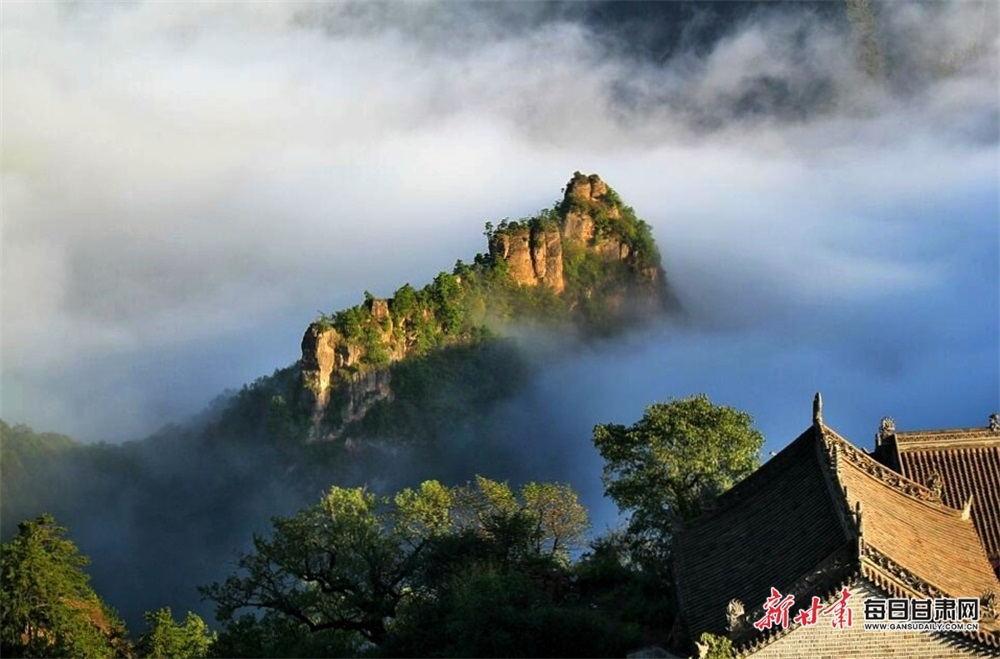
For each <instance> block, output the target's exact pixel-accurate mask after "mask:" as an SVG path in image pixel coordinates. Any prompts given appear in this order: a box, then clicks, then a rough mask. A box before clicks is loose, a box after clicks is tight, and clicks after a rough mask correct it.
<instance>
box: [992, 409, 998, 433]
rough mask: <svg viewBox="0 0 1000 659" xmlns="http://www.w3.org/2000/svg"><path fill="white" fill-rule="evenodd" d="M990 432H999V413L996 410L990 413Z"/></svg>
mask: <svg viewBox="0 0 1000 659" xmlns="http://www.w3.org/2000/svg"><path fill="white" fill-rule="evenodd" d="M990 432H1000V414H997V413H996V412H994V413H993V414H991V415H990Z"/></svg>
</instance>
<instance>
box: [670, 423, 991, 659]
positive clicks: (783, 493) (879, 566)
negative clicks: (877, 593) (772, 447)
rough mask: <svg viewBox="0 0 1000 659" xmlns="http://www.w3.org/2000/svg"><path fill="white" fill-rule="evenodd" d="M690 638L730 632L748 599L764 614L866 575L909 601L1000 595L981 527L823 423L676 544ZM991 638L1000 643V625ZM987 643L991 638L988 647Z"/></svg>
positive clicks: (750, 608) (753, 612)
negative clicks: (733, 608)
mask: <svg viewBox="0 0 1000 659" xmlns="http://www.w3.org/2000/svg"><path fill="white" fill-rule="evenodd" d="M674 547H675V558H674V560H675V564H674V573H675V576H676V579H677V589H678V596H679V599H680V606H681V609H682V611H683V615H684V618H685V621H686V623H687V625H688V628H689V631H690V632H691V633H692V634H693V635H695V636H697V635H698V634H700V633H701V632H705V631H709V632H713V633H717V634H722V633H725V632H726V606H727V604H728V603H729V602H730V601H731V600H733V599H739V600H740V601H741V602H742V603H743V604H744V606H746V608H747V614H748V615H747V619H748V620H749V621H750V622H752V621H753V620H755V619H756V618H758V617H760V610H761V606H762V605H763V602H764V600H765V599H766V598H767V596H768V594H769V591H770V587H771V586H774V587H775V588H777V589H778V590H779V591H781V592H782V593H786V594H787V593H792V594H794V595H795V597H796V603H797V604H804V603H807V602H808V601H809V598H810V597H811V596H812V595H817V596H819V597H821V598H822V599H824V600H826V599H827V598H828V597H829V595H830V594H831V593H832V592H833V591H834V590H836V589H838V588H839V587H840V586H842V585H844V584H845V583H848V582H851V581H853V580H855V579H856V578H859V577H862V576H863V577H865V578H867V579H869V580H870V581H872V582H873V583H875V584H876V585H878V586H879V587H880V588H881V589H883V590H884V591H886V592H889V593H893V594H896V595H902V596H908V597H937V596H950V597H982V596H983V595H984V594H985V593H986V592H988V591H993V592H1000V582H998V580H997V577H996V575H995V574H994V573H993V570H992V569H991V566H990V563H989V561H988V560H987V557H986V552H985V550H984V548H983V545H982V544H981V542H980V540H979V537H978V535H977V534H976V530H975V527H974V526H973V522H972V520H971V519H969V518H968V516H967V515H964V514H963V511H962V510H960V509H957V508H955V507H952V506H948V505H946V504H945V503H942V502H941V500H940V498H939V497H938V495H937V494H936V493H935V492H934V491H932V490H931V489H929V488H927V487H925V486H924V485H922V484H921V483H918V482H916V481H913V480H911V479H909V478H906V477H905V476H903V475H901V474H899V473H897V472H895V471H894V470H892V469H890V468H888V467H886V466H885V465H883V464H881V463H880V462H878V461H876V460H874V459H873V458H872V457H871V456H870V455H868V454H867V453H865V452H864V451H862V450H860V449H858V448H857V447H855V446H853V445H852V444H851V443H850V442H848V441H847V440H846V439H844V438H843V437H841V436H840V435H839V434H837V433H836V432H835V431H833V430H832V429H830V428H829V427H827V426H826V425H824V424H823V422H822V420H821V419H817V421H816V423H814V425H813V426H812V427H811V428H809V429H808V430H806V431H805V432H804V433H802V435H800V436H799V437H798V438H797V439H796V440H794V441H793V442H792V443H791V444H789V445H788V446H787V447H786V448H785V449H784V450H782V451H781V452H780V453H778V455H776V456H775V457H773V458H772V459H771V460H769V461H768V462H767V463H766V464H764V465H763V466H762V467H761V468H760V469H758V470H757V471H756V472H754V473H753V474H751V475H750V476H748V477H747V478H746V479H744V480H743V481H741V482H740V483H739V484H737V485H736V487H734V488H733V489H731V490H730V491H729V492H727V493H726V494H724V495H723V496H721V497H719V499H718V500H717V502H716V505H715V508H714V509H713V510H711V511H709V512H707V513H706V514H705V515H703V516H702V517H700V518H698V519H697V520H695V522H694V523H692V524H691V525H690V526H689V527H688V528H686V529H683V530H682V531H681V532H680V533H678V535H677V536H676V539H675V544H674ZM985 631H986V634H985V636H984V637H983V638H985V639H986V642H988V643H991V644H1000V633H997V632H1000V629H998V630H994V629H992V626H991V628H989V629H986V630H985ZM980 640H982V639H980Z"/></svg>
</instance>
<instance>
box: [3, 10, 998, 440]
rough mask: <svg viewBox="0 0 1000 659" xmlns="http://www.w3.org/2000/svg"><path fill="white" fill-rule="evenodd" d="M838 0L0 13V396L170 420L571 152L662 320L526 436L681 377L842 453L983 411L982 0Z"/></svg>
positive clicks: (47, 410) (445, 251)
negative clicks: (816, 400)
mask: <svg viewBox="0 0 1000 659" xmlns="http://www.w3.org/2000/svg"><path fill="white" fill-rule="evenodd" d="M859 6H860V9H857V10H856V11H853V12H850V13H849V12H847V11H845V9H844V7H843V6H842V5H839V4H836V3H832V2H831V3H820V4H819V5H815V6H814V5H807V4H792V5H769V6H767V7H764V8H755V7H753V6H751V5H749V4H743V3H740V4H738V5H734V6H728V5H709V6H702V7H699V6H693V5H663V6H655V5H649V6H646V5H637V6H628V5H611V6H610V7H609V6H607V5H582V4H572V3H571V4H567V5H541V4H529V5H493V4H483V5H459V4H447V5H434V4H405V5H404V4H391V5H377V4H371V5H363V6H358V5H322V4H313V3H306V4H297V3H293V2H282V3H246V4H236V3H227V4H219V5H212V4H204V3H190V4H185V3H180V2H170V3H135V4H115V5H111V4H86V3H67V4H59V5H55V4H44V3H36V2H32V3H23V4H19V3H14V2H7V3H4V4H3V5H2V42H3V43H2V49H3V50H2V78H3V90H2V91H3V100H2V104H3V105H2V111H3V114H2V138H3V161H2V185H3V189H2V216H3V227H2V229H3V233H2V273H0V274H2V283H0V294H2V307H0V311H2V318H0V330H2V338H0V349H2V382H0V384H2V409H0V416H2V417H3V418H4V419H5V420H7V421H9V422H26V423H29V424H31V425H33V426H35V427H36V428H37V429H40V430H55V431H61V432H66V433H68V434H71V435H74V436H77V437H80V438H84V439H88V440H94V439H110V440H118V439H123V438H127V437H135V436H139V435H142V434H144V433H146V432H149V431H151V430H153V429H155V428H156V427H157V426H159V425H161V424H162V423H165V422H167V421H170V420H177V419H180V418H183V417H184V416H185V415H187V414H190V413H192V412H195V411H197V410H198V409H199V408H201V407H202V406H203V405H204V404H205V403H206V402H207V401H208V400H209V399H210V398H211V397H213V396H214V395H215V394H217V393H218V392H220V391H221V390H223V389H224V388H227V387H236V386H239V385H240V384H242V383H243V382H246V381H249V380H252V379H253V378H255V377H257V376H258V375H262V374H265V373H269V372H270V371H272V370H273V369H274V368H275V367H278V366H284V365H286V364H288V363H290V362H292V361H293V360H294V359H296V358H297V356H298V346H299V340H300V338H301V334H302V331H303V329H304V328H305V326H306V324H307V323H308V322H309V321H310V320H311V319H312V318H313V317H314V316H315V314H316V312H317V310H321V309H322V310H331V309H335V308H338V307H342V306H345V305H347V304H352V303H356V302H357V301H358V300H360V299H361V293H362V291H363V290H365V289H368V290H371V291H373V292H375V293H377V294H388V293H390V292H391V291H392V290H393V289H394V288H395V287H396V286H398V285H399V284H401V283H403V282H405V281H411V282H412V283H414V284H423V283H425V282H427V281H428V280H430V279H431V278H432V277H433V275H434V274H435V273H436V272H437V271H438V270H441V269H447V268H450V267H451V265H452V264H453V263H454V261H455V259H457V258H460V257H462V258H466V259H469V258H471V256H472V255H473V254H474V253H475V252H476V251H479V250H482V249H483V247H484V246H483V245H482V234H481V232H482V225H483V222H485V221H486V220H488V219H493V220H495V219H497V218H502V217H504V216H512V217H514V216H521V215H526V214H529V213H532V212H534V211H536V210H537V209H539V208H541V207H543V206H548V205H550V204H551V203H552V202H553V201H555V200H556V199H557V198H558V197H559V196H560V188H561V186H562V185H564V183H565V182H566V180H567V179H568V178H569V176H570V174H571V173H572V172H573V171H574V170H582V171H584V172H588V173H589V172H598V173H599V174H601V176H602V177H604V178H605V179H606V180H607V181H608V182H609V183H610V184H611V185H613V186H614V187H615V188H616V189H617V190H618V191H619V192H620V193H621V195H622V196H623V197H624V199H625V200H626V201H627V202H628V203H630V204H631V205H633V206H634V207H635V208H636V210H637V212H638V213H639V215H640V216H642V217H644V218H645V219H647V220H648V221H649V222H650V223H651V224H652V225H653V226H654V228H655V233H656V237H657V240H658V241H659V243H660V245H661V250H662V252H663V253H664V256H665V265H666V268H667V272H668V276H669V277H670V279H671V280H672V282H673V283H674V286H675V288H676V290H677V293H678V295H679V297H680V298H681V300H682V302H683V303H684V305H685V307H686V308H687V310H688V312H689V316H690V324H689V325H688V326H687V327H686V328H685V329H683V330H679V329H669V328H666V329H662V330H658V331H656V332H654V333H653V334H652V335H647V336H644V337H637V338H635V339H633V340H631V341H630V342H628V343H625V344H615V345H606V346H600V347H598V348H596V349H592V350H588V351H587V353H586V355H585V356H584V357H583V358H581V359H580V360H576V361H571V362H567V363H565V364H563V365H561V366H559V368H558V369H555V370H553V371H551V372H550V373H548V374H547V375H546V376H545V377H544V378H543V379H542V380H541V381H540V382H538V383H537V384H536V387H535V389H533V391H532V392H528V393H526V394H525V395H526V396H527V397H528V398H527V399H526V400H521V401H519V404H523V405H524V408H523V409H535V408H533V407H531V404H530V401H531V400H532V398H531V397H532V396H536V397H537V398H536V399H535V400H536V401H541V400H544V401H546V404H544V405H537V406H536V407H537V409H535V412H534V413H533V416H531V417H530V418H529V419H528V420H526V421H525V422H526V423H528V422H529V421H531V422H534V423H538V422H545V419H550V420H551V422H552V423H553V424H557V421H556V419H564V418H570V417H571V415H570V412H571V411H573V410H579V409H580V406H579V405H578V404H577V403H578V401H579V399H580V398H581V397H586V398H587V399H588V400H590V401H592V403H591V405H590V406H589V407H588V408H587V409H588V412H587V413H586V414H583V415H579V414H578V415H576V416H573V417H572V418H571V420H570V421H567V422H566V423H568V425H565V424H564V425H562V426H560V428H563V427H565V428H569V429H571V430H566V431H565V433H566V436H567V437H569V436H570V435H572V436H573V437H575V438H577V439H574V440H572V441H578V440H579V441H584V442H586V441H587V438H588V437H589V433H588V432H587V429H588V428H589V425H591V424H592V423H594V422H595V420H604V419H606V418H607V417H612V418H617V420H623V421H624V420H629V419H631V418H634V417H635V416H636V415H637V414H639V413H640V412H641V409H642V407H643V406H644V405H645V404H647V403H648V402H650V401H651V400H653V399H656V398H666V397H668V396H673V395H683V394H687V393H691V392H694V391H708V392H709V393H711V394H712V395H713V396H715V397H716V398H718V399H719V400H722V401H724V402H729V403H732V404H736V405H739V406H741V407H745V408H747V409H749V410H750V411H751V412H753V413H754V414H755V415H756V416H757V417H758V419H759V420H760V422H761V425H762V427H763V428H764V429H765V431H767V432H768V436H769V438H770V439H771V441H772V443H776V444H777V445H781V444H783V443H784V442H785V441H787V440H788V439H791V438H792V437H793V436H794V434H793V433H794V432H795V431H797V430H799V429H801V426H803V425H804V424H805V423H807V422H808V411H809V398H810V396H811V394H812V391H814V390H815V389H822V390H824V391H825V392H826V393H827V406H828V410H829V412H828V417H829V418H831V421H834V422H835V425H838V427H839V426H846V428H844V430H845V431H847V432H848V433H849V434H850V433H854V434H856V435H860V437H857V439H858V440H859V441H866V440H867V439H869V437H870V435H871V433H872V432H874V429H875V424H876V423H877V420H878V417H879V416H881V414H885V413H892V414H895V415H896V416H897V419H898V421H899V424H900V426H901V427H903V428H906V427H913V426H915V425H928V424H930V425H936V424H955V425H973V424H983V423H985V418H986V415H987V414H988V413H989V412H990V411H994V410H995V409H997V408H998V407H1000V393H998V390H1000V374H998V372H1000V366H998V364H1000V346H998V343H1000V338H998V337H1000V319H998V317H1000V301H998V298H1000V284H998V281H1000V265H998V264H1000V261H998V248H1000V210H998V191H1000V186H998V165H1000V156H998V141H1000V140H998V130H1000V128H998V126H1000V120H998V116H1000V102H998V98H1000V96H998V94H1000V90H998V70H997V62H998V59H997V58H998V43H997V42H998V34H1000V29H998V11H997V5H995V4H994V3H992V2H988V3H973V2H963V3H951V4H933V5H921V4H916V3H888V4H884V5H880V4H875V5H874V6H873V7H872V8H871V9H870V10H865V9H864V7H863V6H861V5H860V3H859ZM580 369H584V370H583V371H581V370H580ZM622 383H629V384H628V385H627V386H626V385H623V384H622ZM592 417H593V418H592ZM838 419H839V420H840V423H839V424H837V423H836V422H837V421H838ZM538 420H541V421H538ZM558 423H563V422H562V421H558ZM560 432H562V431H560ZM554 434H556V435H558V434H559V432H555V431H554ZM579 437H582V439H579ZM567 441H570V440H567Z"/></svg>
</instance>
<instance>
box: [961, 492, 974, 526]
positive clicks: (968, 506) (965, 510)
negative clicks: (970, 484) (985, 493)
mask: <svg viewBox="0 0 1000 659" xmlns="http://www.w3.org/2000/svg"><path fill="white" fill-rule="evenodd" d="M972 497H973V495H971V494H970V495H969V500H968V501H966V502H965V505H964V506H962V519H963V520H968V519H969V517H971V516H972Z"/></svg>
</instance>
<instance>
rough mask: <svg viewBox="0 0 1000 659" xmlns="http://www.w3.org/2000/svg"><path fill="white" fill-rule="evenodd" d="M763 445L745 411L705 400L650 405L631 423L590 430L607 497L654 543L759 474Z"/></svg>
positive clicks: (632, 527) (638, 532)
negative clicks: (708, 505) (756, 473)
mask: <svg viewBox="0 0 1000 659" xmlns="http://www.w3.org/2000/svg"><path fill="white" fill-rule="evenodd" d="M763 443H764V438H763V436H762V435H761V434H760V432H758V431H757V429H756V428H755V427H754V425H753V419H752V418H751V416H750V415H749V414H747V413H746V412H742V411H740V410H737V409H734V408H732V407H727V406H724V405H715V404H713V403H712V401H711V400H709V398H708V396H705V395H698V396H692V397H690V398H683V399H679V400H673V401H670V402H667V403H656V404H653V405H650V406H649V407H647V408H646V411H645V413H644V414H643V415H642V418H641V419H639V421H637V422H636V423H634V424H632V425H631V426H624V425H619V424H603V425H598V426H596V427H595V428H594V444H595V446H596V447H597V450H598V451H599V452H600V454H601V456H602V457H603V458H604V461H605V465H604V473H603V480H604V486H605V492H606V493H607V494H608V496H610V497H611V498H612V499H613V500H614V501H615V502H616V503H617V504H618V506H619V507H620V508H622V509H623V510H625V511H628V512H630V513H631V515H632V516H631V520H630V526H629V530H630V532H631V533H632V534H633V535H635V536H637V537H645V538H653V539H657V540H668V539H669V537H670V535H671V533H672V532H673V531H674V530H675V529H676V527H677V524H678V523H679V522H684V521H688V520H691V519H693V518H695V517H697V516H698V515H699V514H700V513H701V512H702V510H703V509H704V506H705V504H706V503H707V502H708V501H710V500H711V499H713V498H714V497H716V496H718V495H719V494H721V493H722V492H724V491H725V490H727V489H729V488H730V487H732V486H733V485H734V484H735V483H736V482H738V481H739V480H741V479H742V478H744V477H745V476H747V475H749V474H750V473H751V472H752V471H753V470H754V469H756V468H757V466H758V455H759V453H760V449H761V447H762V446H763Z"/></svg>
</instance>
